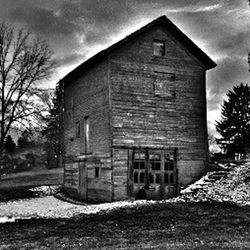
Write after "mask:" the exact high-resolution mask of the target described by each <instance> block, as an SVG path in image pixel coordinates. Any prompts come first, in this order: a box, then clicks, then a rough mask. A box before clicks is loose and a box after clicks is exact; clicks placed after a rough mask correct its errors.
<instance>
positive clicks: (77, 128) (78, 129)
mask: <svg viewBox="0 0 250 250" xmlns="http://www.w3.org/2000/svg"><path fill="white" fill-rule="evenodd" d="M80 136H81V126H80V122H76V138H80Z"/></svg>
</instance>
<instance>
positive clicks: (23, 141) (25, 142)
mask: <svg viewBox="0 0 250 250" xmlns="http://www.w3.org/2000/svg"><path fill="white" fill-rule="evenodd" d="M17 145H18V147H19V148H25V147H28V146H29V145H30V140H29V132H28V130H24V131H23V132H22V134H21V136H20V137H19V138H18V140H17Z"/></svg>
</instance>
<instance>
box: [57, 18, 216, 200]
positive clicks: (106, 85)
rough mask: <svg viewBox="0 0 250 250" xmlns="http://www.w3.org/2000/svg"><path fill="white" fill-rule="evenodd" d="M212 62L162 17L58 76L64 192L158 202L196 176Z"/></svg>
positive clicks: (201, 163)
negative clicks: (61, 87)
mask: <svg viewBox="0 0 250 250" xmlns="http://www.w3.org/2000/svg"><path fill="white" fill-rule="evenodd" d="M215 66H216V64H215V63H214V62H213V61H212V60H211V59H210V58H209V57H208V56H207V55H206V54H205V53H204V52H203V51H202V50H200V49H199V48H198V47H197V46H196V45H195V44H194V43H193V42H192V41H191V40H190V39H189V38H188V37H187V36H186V35H185V34H183V33H182V32H181V31H180V30H179V29H178V28H177V27H176V26H175V25H174V24H173V23H172V22H171V21H170V20H169V19H167V18H166V17H165V16H162V17H160V18H158V19H156V20H154V21H152V22H151V23H149V24H147V25H146V26H144V27H142V28H141V29H139V30H137V31H136V32H134V33H133V34H131V35H129V36H127V37H126V38H125V39H123V40H121V41H119V42H118V43H116V44H114V45H112V46H111V47H109V48H108V49H106V50H103V51H101V52H100V53H98V54H97V55H95V56H94V57H92V58H90V59H89V60H87V61H86V62H84V63H83V64H81V65H80V66H78V67H77V68H76V69H74V70H73V71H72V72H70V73H69V74H68V75H66V76H65V77H64V78H63V79H62V82H63V83H64V86H65V96H64V98H65V132H64V141H65V151H66V161H65V168H64V190H65V191H66V192H67V193H68V194H70V195H72V196H75V197H77V198H80V199H83V200H91V201H99V202H100V201H114V200H122V199H128V198H132V197H135V198H136V197H138V196H141V197H144V198H145V197H146V198H148V199H165V198H169V197H172V196H175V195H177V194H178V192H179V187H180V185H187V184H189V183H191V182H193V181H194V180H195V179H197V178H198V177H199V176H201V175H202V174H203V173H204V172H205V169H206V167H207V164H208V141H207V120H206V81H205V78H206V70H208V69H211V68H214V67H215Z"/></svg>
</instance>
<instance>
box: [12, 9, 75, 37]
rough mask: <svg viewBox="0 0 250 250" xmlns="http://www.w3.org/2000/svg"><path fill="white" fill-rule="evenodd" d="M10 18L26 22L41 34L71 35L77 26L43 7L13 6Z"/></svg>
mask: <svg viewBox="0 0 250 250" xmlns="http://www.w3.org/2000/svg"><path fill="white" fill-rule="evenodd" d="M10 18H12V19H13V20H18V21H21V22H24V23H26V24H28V26H29V28H30V29H31V30H33V31H35V32H37V33H39V34H42V35H54V34H58V35H65V36H67V35H72V34H73V33H74V32H75V31H76V30H80V29H79V27H78V26H77V25H76V24H75V23H72V22H70V21H68V20H66V19H64V18H63V17H61V16H58V15H56V13H55V12H54V11H53V10H49V9H43V8H35V7H30V8H27V7H25V8H23V7H19V8H15V9H14V10H13V11H12V12H11V13H10Z"/></svg>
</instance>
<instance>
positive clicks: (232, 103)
mask: <svg viewBox="0 0 250 250" xmlns="http://www.w3.org/2000/svg"><path fill="white" fill-rule="evenodd" d="M227 97H228V100H224V102H223V105H222V111H221V120H220V121H217V122H216V129H217V131H218V132H219V133H220V134H221V137H222V138H221V139H218V143H219V144H221V145H223V146H224V148H225V149H226V150H227V153H228V155H234V153H242V154H245V153H246V150H247V148H249V146H250V88H249V86H248V85H247V84H246V85H244V84H243V83H241V84H240V85H239V86H234V87H233V90H232V91H231V90H230V91H229V92H228V93H227Z"/></svg>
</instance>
